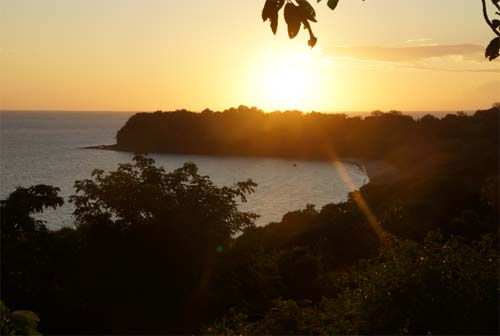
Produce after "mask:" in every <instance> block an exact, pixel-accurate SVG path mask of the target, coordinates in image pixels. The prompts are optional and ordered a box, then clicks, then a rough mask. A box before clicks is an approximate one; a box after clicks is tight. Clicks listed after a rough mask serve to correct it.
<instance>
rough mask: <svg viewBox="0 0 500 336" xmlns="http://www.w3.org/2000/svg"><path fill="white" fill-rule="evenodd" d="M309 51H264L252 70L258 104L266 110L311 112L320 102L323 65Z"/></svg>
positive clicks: (254, 91)
mask: <svg viewBox="0 0 500 336" xmlns="http://www.w3.org/2000/svg"><path fill="white" fill-rule="evenodd" d="M318 63H319V62H318V59H317V57H314V55H313V54H311V52H310V51H309V50H306V51H294V52H282V53H278V54H276V53H275V54H270V53H264V54H263V55H261V57H259V58H258V62H257V64H256V66H255V67H254V69H253V72H252V75H251V77H252V79H251V82H252V84H253V85H252V86H253V87H252V93H253V96H254V100H255V101H256V105H257V106H259V107H261V108H263V109H264V110H267V111H273V110H294V109H297V110H303V111H311V110H315V109H317V108H318V106H319V105H320V103H321V96H322V92H321V90H322V86H321V79H322V78H321V66H320V64H318Z"/></svg>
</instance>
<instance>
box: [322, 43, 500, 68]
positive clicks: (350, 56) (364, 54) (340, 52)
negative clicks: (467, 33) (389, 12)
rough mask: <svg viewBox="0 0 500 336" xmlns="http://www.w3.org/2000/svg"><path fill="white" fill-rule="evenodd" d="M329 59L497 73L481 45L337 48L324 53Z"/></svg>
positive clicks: (377, 64)
mask: <svg viewBox="0 0 500 336" xmlns="http://www.w3.org/2000/svg"><path fill="white" fill-rule="evenodd" d="M325 54H326V55H328V56H329V57H330V59H336V60H344V62H343V63H346V62H347V63H351V65H352V64H357V65H358V66H364V67H366V66H375V67H379V66H391V67H397V68H403V69H410V70H411V69H413V70H428V71H447V72H483V73H500V68H498V67H497V66H494V64H492V63H491V62H488V61H487V60H485V59H484V46H481V45H477V44H452V45H436V44H435V45H420V46H392V47H387V46H360V47H353V46H336V47H330V48H327V49H326V50H325Z"/></svg>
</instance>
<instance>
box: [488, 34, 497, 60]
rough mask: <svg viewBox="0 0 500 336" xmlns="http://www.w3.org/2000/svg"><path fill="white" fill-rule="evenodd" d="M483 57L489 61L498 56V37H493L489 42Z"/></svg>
mask: <svg viewBox="0 0 500 336" xmlns="http://www.w3.org/2000/svg"><path fill="white" fill-rule="evenodd" d="M484 56H485V57H486V58H487V59H488V60H490V61H493V60H494V59H495V58H497V57H498V56H500V37H495V38H494V39H493V40H491V42H490V44H489V45H488V46H487V47H486V51H485V53H484Z"/></svg>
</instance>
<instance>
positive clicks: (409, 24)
mask: <svg viewBox="0 0 500 336" xmlns="http://www.w3.org/2000/svg"><path fill="white" fill-rule="evenodd" d="M311 3H312V4H313V5H314V6H315V8H316V11H317V19H318V23H316V24H313V30H314V32H315V35H316V36H317V37H318V44H317V45H316V47H315V48H314V49H312V50H311V49H310V48H309V47H307V40H308V34H307V31H305V30H302V31H301V32H300V33H299V35H298V36H297V37H296V38H295V39H293V40H290V39H288V36H287V30H286V25H285V22H284V20H283V18H282V17H280V22H279V26H278V33H277V35H276V36H274V35H273V34H272V33H271V30H270V27H269V23H268V22H266V23H263V22H262V19H261V10H262V7H263V4H264V0H210V1H205V0H197V1H195V0H182V1H181V0H105V1H103V0H43V1H42V0H2V1H0V109H2V110H79V111H82V110H89V111H93V110H95V111H155V110H175V109H183V108H185V109H188V110H193V111H201V110H203V109H205V108H210V109H212V110H223V109H226V108H229V107H232V106H239V105H247V106H257V107H259V108H262V109H264V110H268V111H271V110H275V109H301V110H304V111H312V110H314V111H322V112H348V111H372V110H401V111H462V110H463V111H469V110H476V109H479V108H486V107H489V106H491V105H492V103H494V102H498V101H500V62H499V61H496V62H495V61H494V62H488V61H486V60H485V59H484V48H485V47H486V45H487V44H488V43H489V41H490V40H491V39H492V38H493V35H492V32H491V31H490V30H489V27H487V25H486V24H485V23H484V21H483V18H482V11H481V2H480V1H474V0H366V1H361V0H341V1H340V4H339V6H338V8H337V9H336V10H335V11H334V12H332V11H331V10H329V8H328V7H327V6H326V1H323V2H322V3H319V4H316V1H311Z"/></svg>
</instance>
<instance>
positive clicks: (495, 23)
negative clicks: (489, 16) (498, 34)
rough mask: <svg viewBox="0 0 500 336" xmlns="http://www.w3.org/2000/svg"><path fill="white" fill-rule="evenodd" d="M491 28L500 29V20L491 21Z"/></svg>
mask: <svg viewBox="0 0 500 336" xmlns="http://www.w3.org/2000/svg"><path fill="white" fill-rule="evenodd" d="M491 27H492V28H493V29H498V27H500V20H497V19H495V20H492V21H491Z"/></svg>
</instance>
